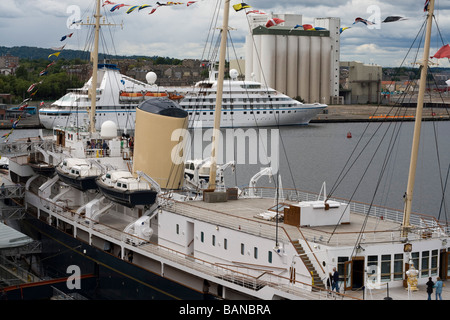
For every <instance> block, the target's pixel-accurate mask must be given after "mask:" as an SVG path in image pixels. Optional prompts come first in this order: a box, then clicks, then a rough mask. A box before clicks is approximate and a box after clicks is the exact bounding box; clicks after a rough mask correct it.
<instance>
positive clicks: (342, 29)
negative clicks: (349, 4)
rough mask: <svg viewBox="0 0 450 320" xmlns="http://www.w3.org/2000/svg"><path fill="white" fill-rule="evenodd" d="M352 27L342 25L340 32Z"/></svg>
mask: <svg viewBox="0 0 450 320" xmlns="http://www.w3.org/2000/svg"><path fill="white" fill-rule="evenodd" d="M350 28H351V27H342V28H340V29H339V33H342V32H344V30H347V29H350Z"/></svg>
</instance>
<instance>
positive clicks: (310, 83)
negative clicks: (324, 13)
mask: <svg viewBox="0 0 450 320" xmlns="http://www.w3.org/2000/svg"><path fill="white" fill-rule="evenodd" d="M272 17H277V18H280V19H283V20H285V22H284V23H282V24H280V25H278V26H274V27H270V28H266V27H265V22H266V21H267V17H265V18H261V17H258V16H255V17H252V19H253V20H252V21H251V24H250V27H251V28H252V31H251V34H250V35H248V36H247V38H246V51H245V60H246V61H245V79H246V80H255V81H258V82H262V83H264V84H266V85H268V86H269V87H272V88H275V89H277V90H278V91H280V92H283V93H285V94H287V95H288V96H290V97H300V98H301V99H302V100H303V101H304V102H307V103H314V102H320V103H326V104H329V103H337V101H338V98H339V53H340V52H339V51H340V44H339V41H340V34H339V28H340V19H339V18H319V19H315V20H314V27H322V28H325V29H326V30H302V29H300V28H297V29H293V27H294V26H295V25H297V24H300V25H301V24H302V16H301V15H272ZM263 19H264V20H263Z"/></svg>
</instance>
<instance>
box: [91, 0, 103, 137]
mask: <svg viewBox="0 0 450 320" xmlns="http://www.w3.org/2000/svg"><path fill="white" fill-rule="evenodd" d="M94 17H95V35H94V50H93V51H92V52H91V61H92V64H93V66H92V82H91V88H90V92H89V96H90V98H91V110H90V113H89V132H91V133H94V132H95V107H96V102H97V71H98V38H99V33H100V17H101V14H100V0H97V10H96V12H95V15H94Z"/></svg>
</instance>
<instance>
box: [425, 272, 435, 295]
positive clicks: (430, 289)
mask: <svg viewBox="0 0 450 320" xmlns="http://www.w3.org/2000/svg"><path fill="white" fill-rule="evenodd" d="M426 285H427V293H428V300H431V294H432V293H433V286H434V282H433V281H432V279H431V277H429V278H428V282H427V283H426Z"/></svg>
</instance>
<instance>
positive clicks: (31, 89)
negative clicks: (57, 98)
mask: <svg viewBox="0 0 450 320" xmlns="http://www.w3.org/2000/svg"><path fill="white" fill-rule="evenodd" d="M105 2H106V1H105ZM81 22H82V20H78V21H73V22H72V24H71V25H74V24H78V23H81ZM72 35H73V32H72V33H69V34H66V35H64V36H62V37H61V39H60V41H64V40H66V39H68V38H70V37H72ZM65 46H66V45H65V44H64V45H63V46H61V47H54V48H51V49H52V50H55V51H56V52H54V53H51V54H49V56H48V59H50V58H51V57H56V59H54V60H53V61H52V62H50V63H49V64H48V65H47V66H46V67H45V69H44V70H42V71H41V72H39V77H43V76H45V75H47V74H48V69H49V68H50V67H51V66H53V65H54V64H55V63H56V61H57V59H58V58H59V55H60V54H61V52H62V50H63V49H64V47H65ZM43 81H44V80H41V81H38V82H35V83H32V84H31V85H30V86H29V87H28V89H27V93H28V94H29V96H28V98H26V99H24V100H23V101H22V102H21V103H20V104H19V107H18V110H19V111H22V112H21V114H20V115H19V117H18V118H17V119H16V120H15V121H13V123H12V126H11V130H10V131H9V132H7V133H5V134H3V135H2V136H1V138H2V139H5V141H8V138H9V137H10V136H11V134H12V133H13V131H14V129H16V128H17V127H18V125H19V122H20V120H21V119H23V118H24V115H25V113H26V112H27V107H28V101H31V100H32V98H33V97H34V96H35V95H36V93H37V92H38V86H39V85H40V84H42V82H43ZM43 103H44V102H41V103H40V106H42V105H43Z"/></svg>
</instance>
